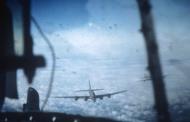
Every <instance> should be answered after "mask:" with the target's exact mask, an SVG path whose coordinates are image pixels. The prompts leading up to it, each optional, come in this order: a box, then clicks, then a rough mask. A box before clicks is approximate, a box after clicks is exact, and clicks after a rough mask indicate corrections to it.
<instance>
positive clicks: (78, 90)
mask: <svg viewBox="0 0 190 122" xmlns="http://www.w3.org/2000/svg"><path fill="white" fill-rule="evenodd" d="M100 90H104V89H88V90H77V91H76V92H88V91H100Z"/></svg>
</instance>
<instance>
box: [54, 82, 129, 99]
mask: <svg viewBox="0 0 190 122" xmlns="http://www.w3.org/2000/svg"><path fill="white" fill-rule="evenodd" d="M99 90H104V89H92V88H91V84H90V81H89V89H88V90H78V91H77V92H89V96H60V97H59V96H58V97H54V98H73V99H75V100H78V99H84V100H85V101H87V100H88V99H91V100H93V101H94V102H96V99H101V100H102V99H103V98H104V97H108V98H111V96H112V95H115V94H119V93H123V92H126V91H127V90H123V91H118V92H113V93H107V94H100V95H96V94H95V92H94V91H99Z"/></svg>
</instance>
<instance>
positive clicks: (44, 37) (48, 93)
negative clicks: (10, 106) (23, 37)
mask: <svg viewBox="0 0 190 122" xmlns="http://www.w3.org/2000/svg"><path fill="white" fill-rule="evenodd" d="M31 21H32V22H33V23H34V25H35V26H36V28H37V30H38V32H39V33H40V34H41V36H42V38H43V39H44V41H45V42H46V43H47V45H48V47H49V49H50V51H51V55H52V70H51V76H50V82H49V86H48V92H47V94H46V97H45V100H44V102H43V104H42V107H41V111H43V110H44V108H45V106H46V104H47V102H48V99H49V97H50V95H51V91H52V86H53V81H54V75H55V65H56V55H55V51H54V48H53V46H52V44H51V42H50V40H49V39H48V38H47V36H46V35H45V34H44V32H43V31H42V29H41V27H40V25H39V24H38V22H37V21H36V19H35V18H34V17H33V16H31Z"/></svg>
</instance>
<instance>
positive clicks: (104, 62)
mask: <svg viewBox="0 0 190 122" xmlns="http://www.w3.org/2000/svg"><path fill="white" fill-rule="evenodd" d="M151 2H152V8H153V9H152V10H153V11H152V12H153V17H154V20H155V21H154V23H155V31H156V35H157V40H158V45H159V47H160V48H159V52H160V56H161V62H162V67H163V72H164V74H166V75H168V77H167V78H166V79H165V84H166V89H167V95H168V99H169V103H170V104H171V106H174V107H171V109H172V110H175V111H176V112H173V114H172V115H173V116H175V115H178V116H179V117H178V118H177V119H176V118H175V119H176V121H180V117H181V118H182V117H183V116H182V114H183V112H184V111H185V110H186V109H185V108H190V105H189V104H188V102H187V101H188V100H189V99H190V98H189V97H188V93H189V91H190V89H189V88H188V87H189V85H190V83H189V81H188V79H189V75H188V74H189V72H190V66H189V59H190V55H189V51H190V45H189V39H190V35H189V31H190V30H189V28H190V23H189V21H190V14H188V13H189V10H190V8H189V5H190V2H189V0H159V1H158V0H151ZM10 6H11V10H12V11H14V10H17V11H14V12H15V16H14V29H15V40H16V41H17V42H16V46H17V47H19V45H20V41H21V40H22V35H21V32H22V29H21V28H22V25H21V23H20V13H19V11H20V7H19V5H18V4H16V3H15V6H17V7H15V6H13V5H10ZM16 8H17V9H16ZM32 16H33V17H35V19H36V20H37V21H38V23H39V24H40V25H41V28H42V29H43V31H44V33H45V34H46V35H47V37H48V38H49V39H50V41H51V43H52V45H53V47H54V49H55V53H56V70H55V71H56V73H55V81H54V84H53V91H52V94H51V96H55V95H60V96H61V95H80V94H77V93H75V92H74V91H75V90H78V89H86V88H87V87H88V80H91V82H92V86H93V87H95V88H105V91H104V92H112V91H113V92H114V91H118V90H123V89H127V90H128V92H127V93H125V94H121V95H118V96H115V97H113V98H112V99H105V100H103V101H98V102H97V103H92V102H84V101H77V102H76V101H74V100H57V99H53V98H50V100H49V102H48V105H47V108H46V110H47V111H58V112H66V113H71V114H82V115H87V116H103V117H109V118H113V119H117V120H122V121H137V122H138V121H139V122H142V121H145V118H146V116H148V119H149V121H151V120H152V119H153V120H154V116H155V115H154V114H153V113H154V110H153V107H152V106H153V105H154V100H153V97H152V87H151V82H150V81H147V82H145V83H144V82H141V81H140V80H141V79H142V78H143V77H144V75H145V74H148V73H147V71H146V67H147V63H146V50H145V44H144V40H143V37H142V34H141V33H140V31H139V30H140V26H141V21H140V17H139V12H138V8H137V3H136V1H135V0H40V1H39V0H33V1H32ZM32 36H33V39H34V52H35V54H42V55H44V56H45V58H46V59H47V67H46V68H43V69H39V70H37V75H36V76H35V79H34V83H33V84H32V86H33V87H34V88H36V89H37V90H38V91H39V94H40V96H41V98H40V99H41V103H42V102H43V100H44V96H45V94H46V92H45V91H47V85H46V84H47V83H48V82H49V77H50V76H49V74H50V70H51V63H52V60H51V55H50V51H49V49H48V46H47V45H46V43H45V42H44V40H43V38H42V37H41V35H40V34H39V33H38V31H37V30H36V28H35V26H34V25H33V24H32ZM19 40H20V41H19ZM19 49H20V48H17V49H16V50H17V53H18V54H21V52H22V50H19ZM18 86H19V93H20V94H19V96H20V99H19V101H17V102H15V101H14V102H12V101H11V100H7V106H8V105H10V104H16V105H17V106H20V105H21V104H22V103H23V102H24V101H25V100H26V98H25V97H26V91H27V88H28V84H27V82H26V78H25V76H24V75H23V72H22V71H21V70H19V71H18ZM179 90H181V92H178V91H179ZM104 92H100V93H104ZM97 94H99V93H97ZM182 98H183V99H182ZM126 99H127V100H126ZM180 100H181V101H182V102H183V105H181V101H180ZM56 103H57V104H56ZM179 104H180V105H179ZM5 106H6V105H5ZM139 111H141V112H140V113H139ZM142 115H143V116H145V118H143V116H142Z"/></svg>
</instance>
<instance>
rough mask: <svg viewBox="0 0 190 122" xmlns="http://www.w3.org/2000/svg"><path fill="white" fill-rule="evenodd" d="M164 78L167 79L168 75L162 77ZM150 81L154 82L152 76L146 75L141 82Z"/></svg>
mask: <svg viewBox="0 0 190 122" xmlns="http://www.w3.org/2000/svg"><path fill="white" fill-rule="evenodd" d="M162 77H163V78H166V77H167V75H163V76H162ZM150 80H152V78H151V77H150V75H146V74H145V75H144V77H143V78H142V80H140V81H150Z"/></svg>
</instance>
